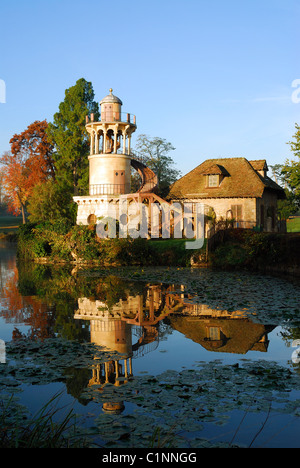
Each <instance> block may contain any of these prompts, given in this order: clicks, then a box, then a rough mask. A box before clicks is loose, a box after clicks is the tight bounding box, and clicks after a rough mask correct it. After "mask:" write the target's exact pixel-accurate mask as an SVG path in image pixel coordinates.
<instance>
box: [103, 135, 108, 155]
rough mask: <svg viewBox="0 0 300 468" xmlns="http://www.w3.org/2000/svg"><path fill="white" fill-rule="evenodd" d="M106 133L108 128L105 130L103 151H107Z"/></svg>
mask: <svg viewBox="0 0 300 468" xmlns="http://www.w3.org/2000/svg"><path fill="white" fill-rule="evenodd" d="M106 134H107V130H106V129H105V130H103V153H106Z"/></svg>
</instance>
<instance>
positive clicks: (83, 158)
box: [48, 78, 99, 195]
mask: <svg viewBox="0 0 300 468" xmlns="http://www.w3.org/2000/svg"><path fill="white" fill-rule="evenodd" d="M90 113H94V115H95V120H98V119H99V106H98V103H97V102H95V101H94V91H93V87H92V84H91V83H90V82H88V81H86V80H85V79H84V78H80V79H79V80H78V81H77V82H76V84H75V85H74V86H71V87H70V88H68V89H66V91H65V99H64V101H63V102H61V103H60V105H59V112H57V113H56V114H55V115H54V117H53V123H49V126H48V136H49V139H50V141H51V143H52V144H53V146H54V148H55V150H56V152H55V153H54V164H55V169H56V180H57V182H58V183H59V184H60V185H61V186H63V187H64V189H65V190H67V191H68V192H70V193H72V194H73V195H83V194H85V193H86V192H87V189H88V178H89V169H88V167H89V164H88V154H89V146H90V139H89V136H88V134H87V132H86V129H85V123H86V120H85V119H86V115H89V114H90Z"/></svg>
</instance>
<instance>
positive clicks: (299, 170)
mask: <svg viewBox="0 0 300 468" xmlns="http://www.w3.org/2000/svg"><path fill="white" fill-rule="evenodd" d="M295 127H296V133H295V135H294V140H293V141H290V142H289V145H290V146H291V150H292V152H293V153H294V155H295V156H296V158H298V159H296V160H287V161H286V162H285V165H284V166H283V167H282V171H281V172H282V174H283V176H284V179H285V181H286V182H287V183H288V185H289V187H290V189H291V191H292V192H293V194H294V195H295V197H296V201H297V206H298V207H300V126H299V125H298V124H296V125H295Z"/></svg>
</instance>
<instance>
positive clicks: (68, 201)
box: [27, 180, 76, 224]
mask: <svg viewBox="0 0 300 468" xmlns="http://www.w3.org/2000/svg"><path fill="white" fill-rule="evenodd" d="M27 210H28V213H29V216H28V219H29V221H30V222H32V223H40V222H52V223H69V224H70V223H71V222H72V223H74V222H75V219H76V204H75V203H74V201H73V198H72V195H71V193H70V192H68V191H66V190H64V189H63V188H62V187H61V186H60V185H59V184H58V183H57V182H54V181H52V180H49V181H47V182H44V183H42V184H39V185H37V186H35V188H34V189H33V193H32V195H31V196H30V198H29V202H28V207H27Z"/></svg>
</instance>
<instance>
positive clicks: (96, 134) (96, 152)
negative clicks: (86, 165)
mask: <svg viewBox="0 0 300 468" xmlns="http://www.w3.org/2000/svg"><path fill="white" fill-rule="evenodd" d="M98 153H99V135H98V132H97V131H96V132H95V154H98Z"/></svg>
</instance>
